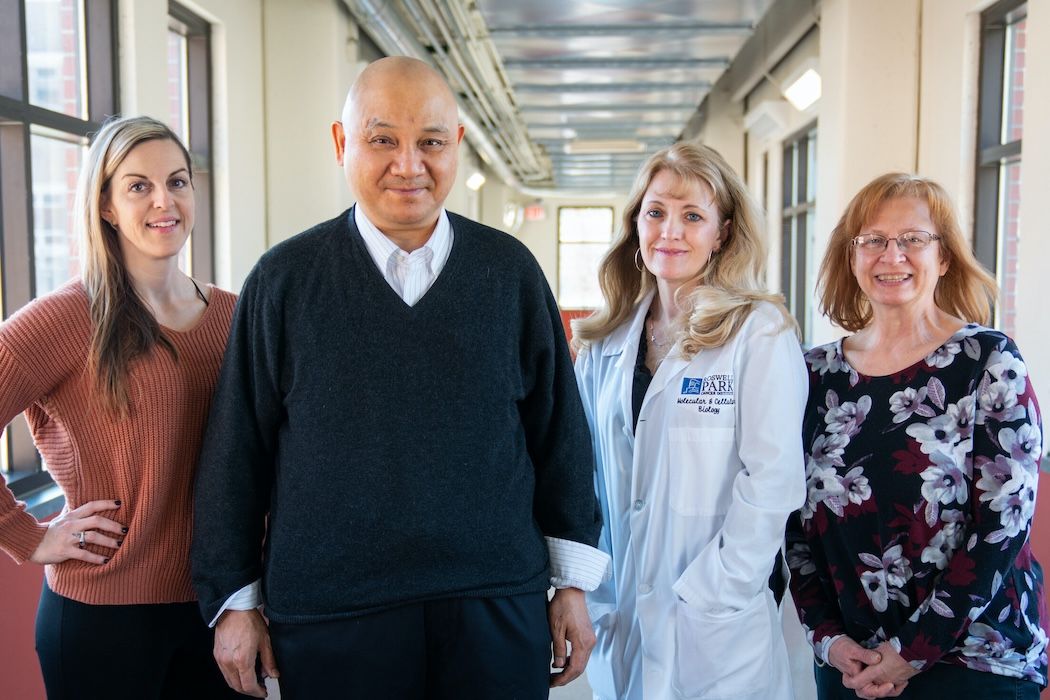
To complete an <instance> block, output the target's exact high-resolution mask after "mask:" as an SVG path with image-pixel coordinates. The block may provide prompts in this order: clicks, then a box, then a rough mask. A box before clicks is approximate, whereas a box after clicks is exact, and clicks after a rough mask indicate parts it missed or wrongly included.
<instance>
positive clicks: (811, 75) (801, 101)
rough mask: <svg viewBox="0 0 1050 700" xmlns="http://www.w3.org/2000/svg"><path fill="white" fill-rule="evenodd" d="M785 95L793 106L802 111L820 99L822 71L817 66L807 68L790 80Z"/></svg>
mask: <svg viewBox="0 0 1050 700" xmlns="http://www.w3.org/2000/svg"><path fill="white" fill-rule="evenodd" d="M784 97H786V98H787V101H788V102H790V103H791V106H792V107H794V108H795V109H797V110H798V111H800V112H804V111H806V109H807V108H808V107H809V106H810V105H812V104H813V103H814V102H816V101H817V100H819V99H820V73H818V72H817V70H816V69H815V68H806V70H804V71H803V72H802V73H801V74H800V75H798V76H797V77H795V78H794V79H793V80H791V81H789V82H788V86H787V87H786V88H784Z"/></svg>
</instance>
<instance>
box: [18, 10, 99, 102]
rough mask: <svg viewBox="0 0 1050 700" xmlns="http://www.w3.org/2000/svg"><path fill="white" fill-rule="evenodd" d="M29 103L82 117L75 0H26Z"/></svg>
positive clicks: (80, 54)
mask: <svg viewBox="0 0 1050 700" xmlns="http://www.w3.org/2000/svg"><path fill="white" fill-rule="evenodd" d="M25 8H26V42H27V49H28V51H27V61H26V62H27V64H28V68H29V101H30V102H31V103H33V104H35V105H37V106H39V107H44V108H46V109H51V110H54V111H56V112H62V113H63V114H68V115H70V116H73V117H77V118H81V119H82V118H84V116H85V114H84V102H85V100H84V97H83V93H84V82H85V81H84V77H83V73H84V65H83V55H84V51H83V45H82V37H83V36H84V33H83V31H82V27H81V24H82V19H83V13H82V11H81V6H80V1H79V0H26V4H25Z"/></svg>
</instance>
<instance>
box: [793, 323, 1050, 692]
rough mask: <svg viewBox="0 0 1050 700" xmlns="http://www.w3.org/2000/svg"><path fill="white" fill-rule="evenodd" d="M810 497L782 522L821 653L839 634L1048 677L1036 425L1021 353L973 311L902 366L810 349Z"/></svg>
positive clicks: (908, 653)
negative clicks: (862, 368)
mask: <svg viewBox="0 0 1050 700" xmlns="http://www.w3.org/2000/svg"><path fill="white" fill-rule="evenodd" d="M806 362H807V365H808V367H809V373H810V394H809V403H808V405H807V408H806V414H805V420H804V424H803V444H804V445H805V448H806V453H807V454H806V485H807V500H806V503H805V505H804V506H803V507H802V510H801V511H799V512H797V513H795V514H794V515H793V516H792V518H791V520H790V521H789V523H788V565H789V566H790V568H791V574H792V581H791V590H792V595H793V596H794V599H795V603H796V605H797V607H798V609H799V615H800V617H801V620H802V624H803V627H804V628H805V631H806V634H807V636H808V638H809V640H810V643H811V644H812V645H813V647H814V649H815V650H816V651H817V655H818V656H819V657H820V658H822V659H823V660H825V661H826V660H827V656H826V654H827V649H828V647H829V646H830V644H831V643H832V642H833V641H834V639H836V638H837V637H838V636H839V635H843V634H845V635H848V636H849V637H850V638H852V639H853V640H855V641H857V642H858V643H860V644H862V645H863V646H866V647H869V648H874V647H875V646H877V645H878V644H879V643H880V642H883V641H889V642H890V643H891V644H893V645H894V647H895V648H897V649H898V650H899V651H900V653H901V656H902V657H903V658H904V659H905V660H906V661H908V662H909V663H911V664H912V666H914V667H915V668H917V669H919V670H922V669H924V668H928V667H929V666H930V665H931V664H933V663H935V662H942V663H950V664H956V665H961V666H966V667H968V668H971V669H974V670H978V671H988V672H991V673H996V674H1000V675H1003V676H1012V677H1017V678H1025V679H1028V680H1031V681H1034V682H1036V683H1039V684H1040V685H1046V673H1047V654H1046V647H1047V635H1046V633H1045V632H1044V630H1043V628H1042V626H1041V622H1042V621H1043V620H1045V619H1046V608H1045V602H1044V598H1043V577H1042V569H1041V568H1040V566H1039V564H1038V562H1036V561H1035V559H1034V558H1033V556H1032V551H1031V545H1030V543H1029V539H1028V535H1029V529H1030V527H1031V522H1032V515H1033V513H1034V512H1035V497H1036V483H1037V478H1038V467H1039V459H1040V455H1041V454H1042V439H1041V430H1040V421H1039V405H1038V403H1037V402H1036V398H1035V395H1034V393H1033V391H1032V385H1031V383H1030V382H1029V379H1028V372H1027V369H1026V368H1025V364H1024V361H1023V360H1022V359H1021V355H1020V354H1019V353H1018V351H1017V347H1016V346H1015V345H1014V343H1013V341H1012V340H1011V339H1010V338H1008V337H1007V336H1005V335H1004V334H1002V333H1000V332H998V331H995V330H991V329H988V328H984V327H982V326H978V325H975V324H971V325H967V326H965V327H963V328H961V329H960V330H959V331H958V332H956V333H955V334H954V335H953V336H952V337H951V338H949V339H948V340H947V341H946V342H945V343H944V344H943V345H941V346H940V347H939V348H937V350H935V351H934V352H933V353H931V354H930V355H929V356H928V357H926V358H925V359H923V360H920V361H919V362H917V363H916V364H914V365H912V366H911V367H908V368H907V369H904V370H902V371H900V372H898V373H896V374H893V375H889V376H884V377H868V376H865V375H862V374H860V373H858V372H857V371H856V370H854V369H853V368H852V367H850V365H849V363H848V362H847V361H846V358H845V356H844V355H843V352H842V341H841V340H840V341H837V342H835V343H830V344H828V345H823V346H820V347H816V348H813V349H812V350H810V351H809V352H808V353H807V355H806Z"/></svg>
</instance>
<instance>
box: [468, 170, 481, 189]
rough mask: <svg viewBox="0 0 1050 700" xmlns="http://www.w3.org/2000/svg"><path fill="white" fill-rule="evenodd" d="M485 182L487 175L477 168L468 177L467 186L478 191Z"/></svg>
mask: <svg viewBox="0 0 1050 700" xmlns="http://www.w3.org/2000/svg"><path fill="white" fill-rule="evenodd" d="M484 184H485V176H484V175H482V174H481V173H480V172H478V171H477V170H475V171H474V172H473V173H472V174H471V176H470V177H468V178H467V187H469V188H470V189H472V190H474V191H475V192H477V191H478V190H480V189H481V186H482V185H484Z"/></svg>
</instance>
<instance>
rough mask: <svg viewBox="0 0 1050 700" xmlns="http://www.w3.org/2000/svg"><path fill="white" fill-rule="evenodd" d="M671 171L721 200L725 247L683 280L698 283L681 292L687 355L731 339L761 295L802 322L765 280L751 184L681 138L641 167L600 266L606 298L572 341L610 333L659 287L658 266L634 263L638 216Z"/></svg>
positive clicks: (578, 323)
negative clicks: (659, 177) (654, 268)
mask: <svg viewBox="0 0 1050 700" xmlns="http://www.w3.org/2000/svg"><path fill="white" fill-rule="evenodd" d="M665 171H666V172H670V173H671V174H672V175H673V176H674V177H675V179H676V180H677V181H678V182H679V183H702V184H704V185H706V186H707V187H708V188H709V189H710V190H711V192H712V194H713V196H714V202H715V205H716V206H717V208H718V217H719V221H718V225H719V228H720V229H722V230H723V231H724V233H723V234H722V241H721V248H720V249H719V251H718V252H717V253H715V254H714V255H713V256H712V257H711V259H710V260H709V261H708V263H707V264H706V265H704V266H703V267H702V268H701V269H700V271H699V272H698V273H697V275H696V277H695V278H694V279H693V280H690V281H689V282H687V283H686V284H685V285H683V286H682V287H681V289H689V288H690V287H691V286H692V285H694V284H695V285H696V286H695V289H692V290H691V291H689V292H687V293H686V297H685V298H684V299H681V300H678V301H679V304H680V306H682V308H686V309H689V313H688V314H684V315H683V319H682V321H681V325H680V327H679V328H678V329H677V332H676V336H675V339H676V340H680V341H681V343H682V352H683V355H684V356H685V357H686V358H692V357H693V356H694V355H696V353H698V352H700V351H701V350H703V349H704V348H715V347H720V346H722V345H725V344H726V343H727V342H729V340H731V339H732V338H733V336H735V335H736V333H737V331H739V330H740V326H741V325H743V323H744V321H745V320H746V319H747V316H748V314H749V313H751V310H752V308H753V307H754V305H755V304H756V303H757V302H760V301H768V302H770V303H772V304H774V305H776V307H777V308H778V309H779V311H780V313H781V314H782V315H783V317H784V322H785V325H786V326H788V327H794V328H796V330H797V326H796V324H795V321H794V319H793V318H792V317H791V316H790V315H789V314H788V312H787V309H785V308H784V305H783V301H782V297H781V296H780V295H779V294H769V293H768V292H766V291H765V288H764V285H763V283H762V278H763V276H764V273H765V262H766V250H765V245H764V244H763V241H762V237H761V233H760V231H761V229H760V228H759V216H758V211H759V210H758V207H757V205H756V204H755V203H754V201H753V200H752V198H751V195H750V194H748V191H747V187H746V186H745V185H744V183H743V181H742V180H741V179H740V176H738V175H737V174H736V173H735V172H734V171H733V169H732V168H731V167H729V164H728V163H727V162H726V161H725V159H724V158H723V157H722V156H721V154H719V153H718V151H716V150H714V149H713V148H711V147H709V146H704V145H701V144H696V143H689V142H684V141H683V142H679V143H676V144H674V145H673V146H670V147H668V148H665V149H663V150H662V151H659V152H657V153H655V154H654V155H653V156H652V157H651V158H649V160H648V161H646V163H645V164H644V165H643V166H642V169H641V171H640V172H639V173H638V176H637V178H636V179H635V181H634V186H633V187H632V188H631V193H630V195H629V196H628V199H627V204H626V205H625V207H624V210H623V218H622V225H621V228H620V232H619V234H618V235H617V237H616V240H614V241H613V245H612V247H611V248H610V249H609V252H608V253H606V255H605V257H604V258H603V259H602V262H601V265H600V266H599V268H598V281H599V283H600V285H601V289H602V296H603V297H604V300H605V305H604V306H603V307H601V308H600V309H598V310H597V311H595V312H594V313H593V314H592V315H590V316H588V317H587V318H583V319H576V320H574V321H573V322H572V331H573V344H574V345H575V346H576V347H577V348H580V347H582V346H585V345H588V344H590V343H591V342H594V341H596V340H600V339H601V338H604V337H605V336H607V335H609V334H610V333H612V332H613V331H614V330H616V329H617V328H618V327H619V326H620V325H622V324H623V323H624V322H625V321H627V319H628V318H630V316H631V315H632V313H633V312H634V309H635V307H636V306H637V305H638V304H639V303H640V302H641V301H642V299H644V298H645V296H646V295H647V294H648V293H649V292H650V291H652V290H653V289H654V288H655V286H656V277H655V276H654V275H653V273H651V272H649V270H648V269H647V268H645V267H644V266H643V269H642V270H641V271H639V270H638V268H637V267H636V265H635V256H636V255H637V252H638V250H639V248H640V243H639V239H638V217H639V215H640V214H641V209H642V199H643V198H644V197H645V193H646V191H647V190H648V189H649V185H650V184H651V183H652V181H653V178H655V177H656V176H657V175H658V174H659V173H662V172H665ZM727 222H728V223H729V225H728V226H726V223H727Z"/></svg>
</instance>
